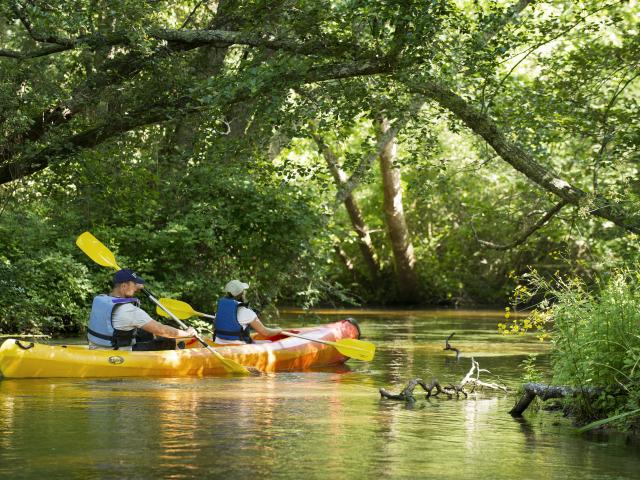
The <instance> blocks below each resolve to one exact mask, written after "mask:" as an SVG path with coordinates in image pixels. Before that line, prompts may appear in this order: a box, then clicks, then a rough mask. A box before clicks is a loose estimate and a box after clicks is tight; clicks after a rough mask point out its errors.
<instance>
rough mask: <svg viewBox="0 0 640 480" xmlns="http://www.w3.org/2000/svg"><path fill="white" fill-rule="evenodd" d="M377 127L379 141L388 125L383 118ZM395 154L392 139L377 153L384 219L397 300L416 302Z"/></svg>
mask: <svg viewBox="0 0 640 480" xmlns="http://www.w3.org/2000/svg"><path fill="white" fill-rule="evenodd" d="M377 127H378V131H379V136H380V137H382V136H383V135H384V134H385V133H386V132H387V131H388V130H389V122H388V121H387V119H385V118H380V119H378V120H377ZM396 151H397V144H396V141H395V138H394V139H393V140H392V141H390V142H388V143H387V145H386V146H385V148H384V149H383V150H382V152H381V153H380V172H381V174H382V184H383V187H384V216H385V221H386V224H387V232H388V234H389V239H390V240H391V248H392V250H393V259H394V262H395V271H396V282H397V286H398V298H399V299H400V300H402V301H405V302H417V301H418V299H419V293H420V284H419V282H418V276H417V275H416V271H415V265H416V257H415V254H414V252H413V244H412V243H411V236H410V235H409V229H408V228H407V222H406V220H405V217H404V207H403V205H402V185H401V178H400V169H399V168H398V167H397V166H395V165H394V161H395V158H396Z"/></svg>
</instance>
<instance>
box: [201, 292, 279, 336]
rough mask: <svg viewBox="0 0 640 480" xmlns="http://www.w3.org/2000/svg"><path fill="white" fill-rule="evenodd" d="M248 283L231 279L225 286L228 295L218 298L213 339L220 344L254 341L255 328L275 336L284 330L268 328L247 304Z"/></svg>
mask: <svg viewBox="0 0 640 480" xmlns="http://www.w3.org/2000/svg"><path fill="white" fill-rule="evenodd" d="M247 288H249V284H248V283H244V282H241V281H240V280H231V281H230V282H229V283H227V285H226V286H225V287H224V291H225V292H227V296H226V297H224V298H221V299H220V300H218V311H217V312H216V323H215V330H214V332H213V335H214V336H213V339H214V341H215V342H216V343H218V344H237V343H253V340H252V339H251V336H250V335H249V332H250V331H251V329H252V328H253V329H254V330H255V331H256V332H258V333H259V334H260V335H262V336H265V337H273V336H275V335H279V334H280V333H281V332H282V329H280V328H268V327H265V326H264V325H263V323H262V322H261V321H260V319H259V318H258V315H257V314H256V312H254V311H253V310H251V309H250V308H249V306H248V305H247V304H246V298H245V291H246V290H247Z"/></svg>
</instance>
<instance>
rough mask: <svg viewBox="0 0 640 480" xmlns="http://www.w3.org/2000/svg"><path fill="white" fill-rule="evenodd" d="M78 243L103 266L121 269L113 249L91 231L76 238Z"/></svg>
mask: <svg viewBox="0 0 640 480" xmlns="http://www.w3.org/2000/svg"><path fill="white" fill-rule="evenodd" d="M76 245H78V247H80V250H82V251H83V252H84V253H86V254H87V256H88V257H89V258H90V259H91V260H93V261H94V262H96V263H97V264H98V265H102V266H103V267H111V268H113V269H114V270H120V267H119V266H118V262H116V257H114V256H113V253H111V250H109V249H108V248H107V247H105V246H104V245H103V244H102V242H100V240H98V239H97V238H96V237H94V236H93V235H91V233H89V232H84V233H83V234H81V235H80V236H79V237H78V239H77V240H76Z"/></svg>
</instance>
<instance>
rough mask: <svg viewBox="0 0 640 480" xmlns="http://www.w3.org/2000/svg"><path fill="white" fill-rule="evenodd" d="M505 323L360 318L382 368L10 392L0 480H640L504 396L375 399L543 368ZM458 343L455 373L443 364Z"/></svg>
mask: <svg viewBox="0 0 640 480" xmlns="http://www.w3.org/2000/svg"><path fill="white" fill-rule="evenodd" d="M498 320H499V317H498V316H497V315H494V317H491V316H488V315H487V314H486V312H482V313H481V314H478V315H473V314H468V315H460V316H456V315H453V314H447V315H442V316H438V315H434V314H433V313H430V312H428V313H425V314H421V313H416V312H412V313H411V314H410V315H408V316H406V317H403V316H401V315H390V316H383V315H379V316H377V315H372V314H368V313H366V314H364V315H362V316H361V317H360V318H359V321H360V324H361V327H362V330H363V333H364V335H365V336H366V337H367V339H368V340H371V341H374V342H375V343H376V345H377V347H378V349H377V357H376V360H375V361H374V362H371V363H356V362H352V363H350V364H349V368H340V369H325V370H323V371H314V372H305V373H282V374H270V375H263V376H260V377H249V378H206V379H188V378H187V379H185V378H181V379H124V380H118V379H109V380H60V379H57V380H5V381H0V478H32V477H35V476H43V477H46V478H50V477H65V478H67V477H73V478H76V477H77V478H193V477H205V478H211V477H213V478H216V477H221V476H223V475H225V476H229V477H231V478H247V477H258V476H261V477H265V478H296V479H297V478H299V477H300V476H306V477H309V478H372V477H383V478H403V479H404V478H415V477H417V478H421V477H423V476H427V475H429V476H431V475H436V476H438V477H440V478H465V477H469V478H474V479H483V478H572V477H583V476H586V477H587V478H635V477H636V473H637V471H638V468H639V467H640V461H639V458H640V455H638V453H639V452H638V447H637V445H626V444H625V443H624V441H620V442H608V441H604V440H603V439H595V438H594V439H592V440H589V439H588V438H583V437H577V436H574V435H572V434H571V433H570V432H571V425H570V423H569V421H567V420H566V419H562V418H561V417H558V416H557V415H553V414H548V413H546V412H542V413H540V414H535V413H533V414H528V415H527V416H526V417H525V419H521V420H514V419H512V418H511V417H510V416H509V415H508V414H507V412H508V411H509V410H510V408H511V407H512V406H513V403H514V398H513V397H510V396H508V395H504V394H502V393H495V392H476V393H474V394H472V395H470V396H469V398H468V399H462V398H461V399H455V398H453V399H448V398H446V397H437V398H431V399H429V400H426V399H425V398H424V394H423V393H422V392H421V391H419V390H416V392H415V394H416V399H417V401H416V402H415V404H414V405H413V406H412V408H407V405H405V404H404V403H403V402H393V401H386V400H381V399H380V398H379V394H378V389H379V388H380V387H384V388H386V389H387V390H390V391H394V392H397V391H399V390H401V389H402V388H403V387H404V386H405V385H406V383H407V382H408V381H409V380H411V379H412V378H416V377H420V378H423V379H424V380H426V381H430V380H431V379H432V378H438V379H439V380H440V381H441V383H456V382H459V381H460V380H461V379H462V378H463V377H464V375H465V374H466V372H467V371H468V370H469V368H470V363H471V362H470V357H471V356H472V355H473V356H474V357H475V359H476V360H478V361H479V363H480V366H481V367H482V368H487V369H489V370H490V371H491V372H492V373H493V374H495V375H498V376H499V377H500V378H501V379H502V380H503V381H504V382H506V383H508V384H510V385H511V386H515V385H516V384H517V381H518V378H519V375H520V371H519V368H518V364H519V363H520V362H521V361H522V360H523V359H524V358H525V357H526V355H527V353H528V352H532V351H533V352H540V353H541V354H542V355H543V356H542V360H543V362H542V364H543V365H545V363H544V353H545V347H544V346H541V345H540V344H539V343H538V342H537V341H536V340H535V339H534V338H527V337H524V338H522V337H508V338H505V337H500V336H498V335H497V334H496V333H495V325H496V323H497V322H498ZM288 321H289V324H290V325H300V324H301V323H304V320H301V319H299V318H297V317H292V318H290V319H289V320H288ZM284 323H285V322H283V324H284ZM452 331H455V332H456V336H455V337H454V339H455V340H456V341H455V342H452V344H453V345H454V346H456V347H457V348H460V349H461V350H462V355H461V358H460V360H459V361H455V353H454V352H451V351H444V350H443V348H444V339H445V338H446V337H447V336H448V335H450V333H451V332H452ZM17 465H20V468H17Z"/></svg>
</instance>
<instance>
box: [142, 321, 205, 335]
mask: <svg viewBox="0 0 640 480" xmlns="http://www.w3.org/2000/svg"><path fill="white" fill-rule="evenodd" d="M140 328H142V330H144V331H145V332H149V333H153V334H154V335H158V336H159V337H165V338H182V337H195V336H196V335H197V334H198V332H196V330H195V328H193V327H189V328H188V329H187V330H178V329H177V328H173V327H170V326H168V325H163V324H162V323H160V322H156V321H155V320H149V321H148V322H147V323H145V324H144V325H142V327H140Z"/></svg>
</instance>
